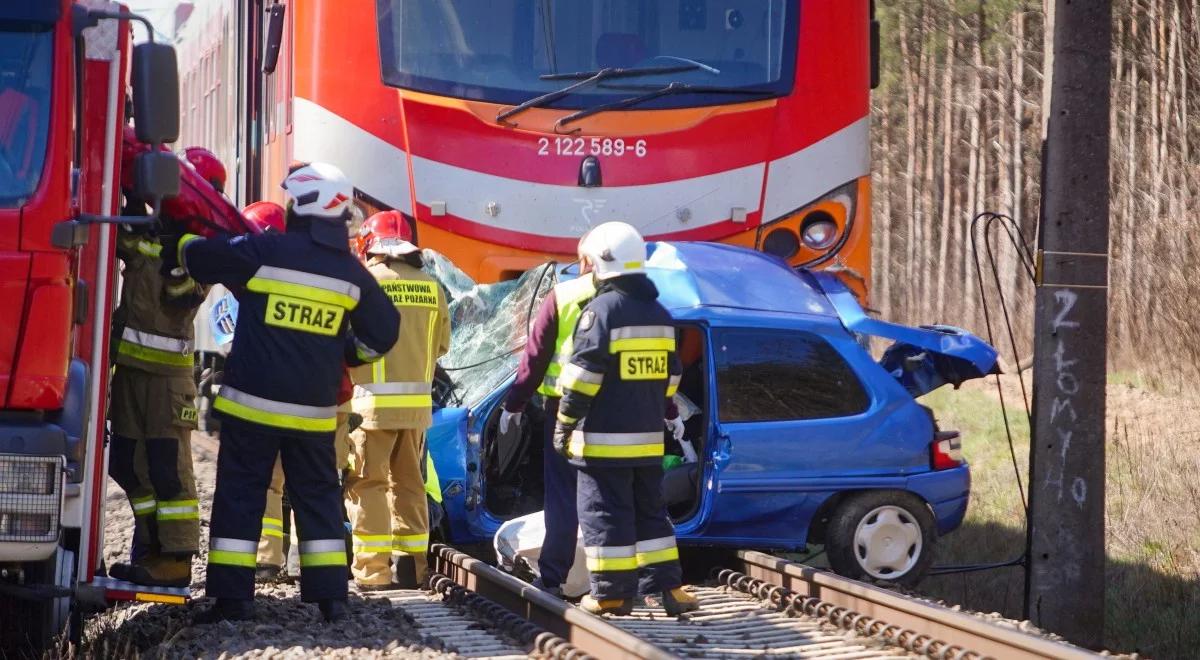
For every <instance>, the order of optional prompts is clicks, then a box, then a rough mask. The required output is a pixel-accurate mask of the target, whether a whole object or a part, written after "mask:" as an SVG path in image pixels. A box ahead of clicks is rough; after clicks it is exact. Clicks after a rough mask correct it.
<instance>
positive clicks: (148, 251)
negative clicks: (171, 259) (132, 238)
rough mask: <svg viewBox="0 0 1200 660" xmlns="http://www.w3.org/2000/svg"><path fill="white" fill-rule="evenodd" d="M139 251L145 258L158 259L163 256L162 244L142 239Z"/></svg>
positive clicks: (138, 244) (139, 243)
mask: <svg viewBox="0 0 1200 660" xmlns="http://www.w3.org/2000/svg"><path fill="white" fill-rule="evenodd" d="M137 251H138V252H139V253H141V254H142V255H143V256H146V257H153V258H155V259H157V258H158V257H159V255H161V254H162V244H160V243H154V242H151V241H147V240H145V239H142V240H139V241H138V242H137Z"/></svg>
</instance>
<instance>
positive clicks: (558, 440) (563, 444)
mask: <svg viewBox="0 0 1200 660" xmlns="http://www.w3.org/2000/svg"><path fill="white" fill-rule="evenodd" d="M574 431H575V427H574V426H573V425H572V426H570V427H569V428H568V427H567V426H566V425H564V424H563V423H562V422H559V423H558V424H557V425H556V426H555V427H554V441H553V442H554V451H555V453H557V454H558V455H559V456H562V457H563V458H571V450H570V448H569V447H568V446H567V445H568V443H569V442H570V441H571V433H573V432H574Z"/></svg>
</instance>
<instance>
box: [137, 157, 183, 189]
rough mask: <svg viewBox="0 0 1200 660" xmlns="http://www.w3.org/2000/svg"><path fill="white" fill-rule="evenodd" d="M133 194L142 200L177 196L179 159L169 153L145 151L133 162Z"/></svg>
mask: <svg viewBox="0 0 1200 660" xmlns="http://www.w3.org/2000/svg"><path fill="white" fill-rule="evenodd" d="M134 193H136V194H137V196H138V197H140V198H142V199H147V200H149V199H162V198H164V197H175V196H176V195H178V194H179V158H178V157H177V156H175V154H173V153H171V152H169V151H147V152H146V153H143V154H138V157H137V160H136V161H135V162H134Z"/></svg>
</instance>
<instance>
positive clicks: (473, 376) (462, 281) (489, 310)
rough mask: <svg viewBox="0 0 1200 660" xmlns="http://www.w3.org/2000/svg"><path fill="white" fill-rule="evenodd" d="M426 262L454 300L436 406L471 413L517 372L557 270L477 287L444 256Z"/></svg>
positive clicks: (428, 253) (428, 254)
mask: <svg viewBox="0 0 1200 660" xmlns="http://www.w3.org/2000/svg"><path fill="white" fill-rule="evenodd" d="M422 256H423V257H424V261H425V271H426V272H427V273H429V274H430V275H432V276H434V277H435V278H437V280H438V281H439V282H441V283H442V286H443V287H445V289H446V292H447V294H448V295H449V298H450V305H449V306H450V324H451V332H450V352H449V353H447V354H446V355H445V356H443V357H442V359H441V360H440V361H439V362H438V364H439V365H440V366H441V369H440V370H439V371H440V372H442V373H440V376H439V381H440V382H439V383H438V388H437V389H438V393H437V394H438V402H439V403H440V404H441V405H443V406H447V407H468V408H469V407H473V406H474V405H475V404H477V403H479V402H480V401H481V400H482V399H483V398H484V397H486V396H487V395H488V394H490V393H491V392H492V391H493V390H495V389H496V387H497V386H499V385H500V384H501V383H503V382H504V380H505V379H507V378H508V377H509V376H510V375H511V374H512V373H513V372H514V371H516V368H517V362H518V361H519V360H520V357H521V351H522V349H524V348H525V337H526V335H527V334H528V333H529V325H530V323H532V321H533V316H534V314H536V313H537V308H538V305H539V304H541V301H542V298H543V297H545V295H546V294H547V293H549V292H550V289H551V287H553V286H554V269H553V268H551V267H550V265H549V264H548V265H546V266H543V267H540V268H535V269H533V270H530V271H527V272H526V273H525V274H524V275H522V276H521V277H519V278H517V279H515V280H508V281H505V282H497V283H495V284H476V283H475V282H474V280H472V279H471V278H470V277H468V276H467V274H466V273H464V272H462V271H461V270H459V269H458V268H457V267H456V266H455V265H454V264H453V263H451V262H450V260H449V259H447V258H446V257H444V256H442V255H441V254H439V253H437V252H435V251H433V250H424V251H423V252H422Z"/></svg>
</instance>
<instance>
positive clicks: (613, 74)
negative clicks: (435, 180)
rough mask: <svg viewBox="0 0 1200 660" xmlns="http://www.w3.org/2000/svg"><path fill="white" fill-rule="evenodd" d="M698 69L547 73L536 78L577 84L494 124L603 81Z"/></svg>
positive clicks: (509, 113) (503, 114) (511, 110)
mask: <svg viewBox="0 0 1200 660" xmlns="http://www.w3.org/2000/svg"><path fill="white" fill-rule="evenodd" d="M699 68H700V67H699V66H697V65H695V64H681V65H677V66H654V67H640V68H631V69H620V68H610V69H600V70H599V71H579V72H576V73H548V74H546V75H544V76H538V78H540V79H541V80H575V81H578V82H574V83H571V84H570V85H567V86H566V87H563V88H562V89H558V90H555V91H553V92H550V93H548V94H542V95H541V96H538V97H534V98H531V99H529V100H528V101H525V102H524V103H522V104H521V105H518V106H514V107H511V108H509V109H508V110H504V111H502V112H500V113H499V114H497V115H496V123H498V124H502V123H507V122H505V120H506V119H508V118H509V117H512V116H513V115H517V114H520V113H522V112H525V111H526V110H528V109H530V108H536V107H539V106H543V105H546V104H548V103H553V102H555V101H557V100H558V99H561V98H562V97H564V96H567V95H568V94H571V93H573V92H575V91H577V90H580V89H583V88H584V87H588V86H590V85H595V84H598V83H600V82H602V81H605V80H612V79H615V78H636V77H639V76H657V75H665V74H669V73H682V72H684V71H694V70H696V69H699Z"/></svg>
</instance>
